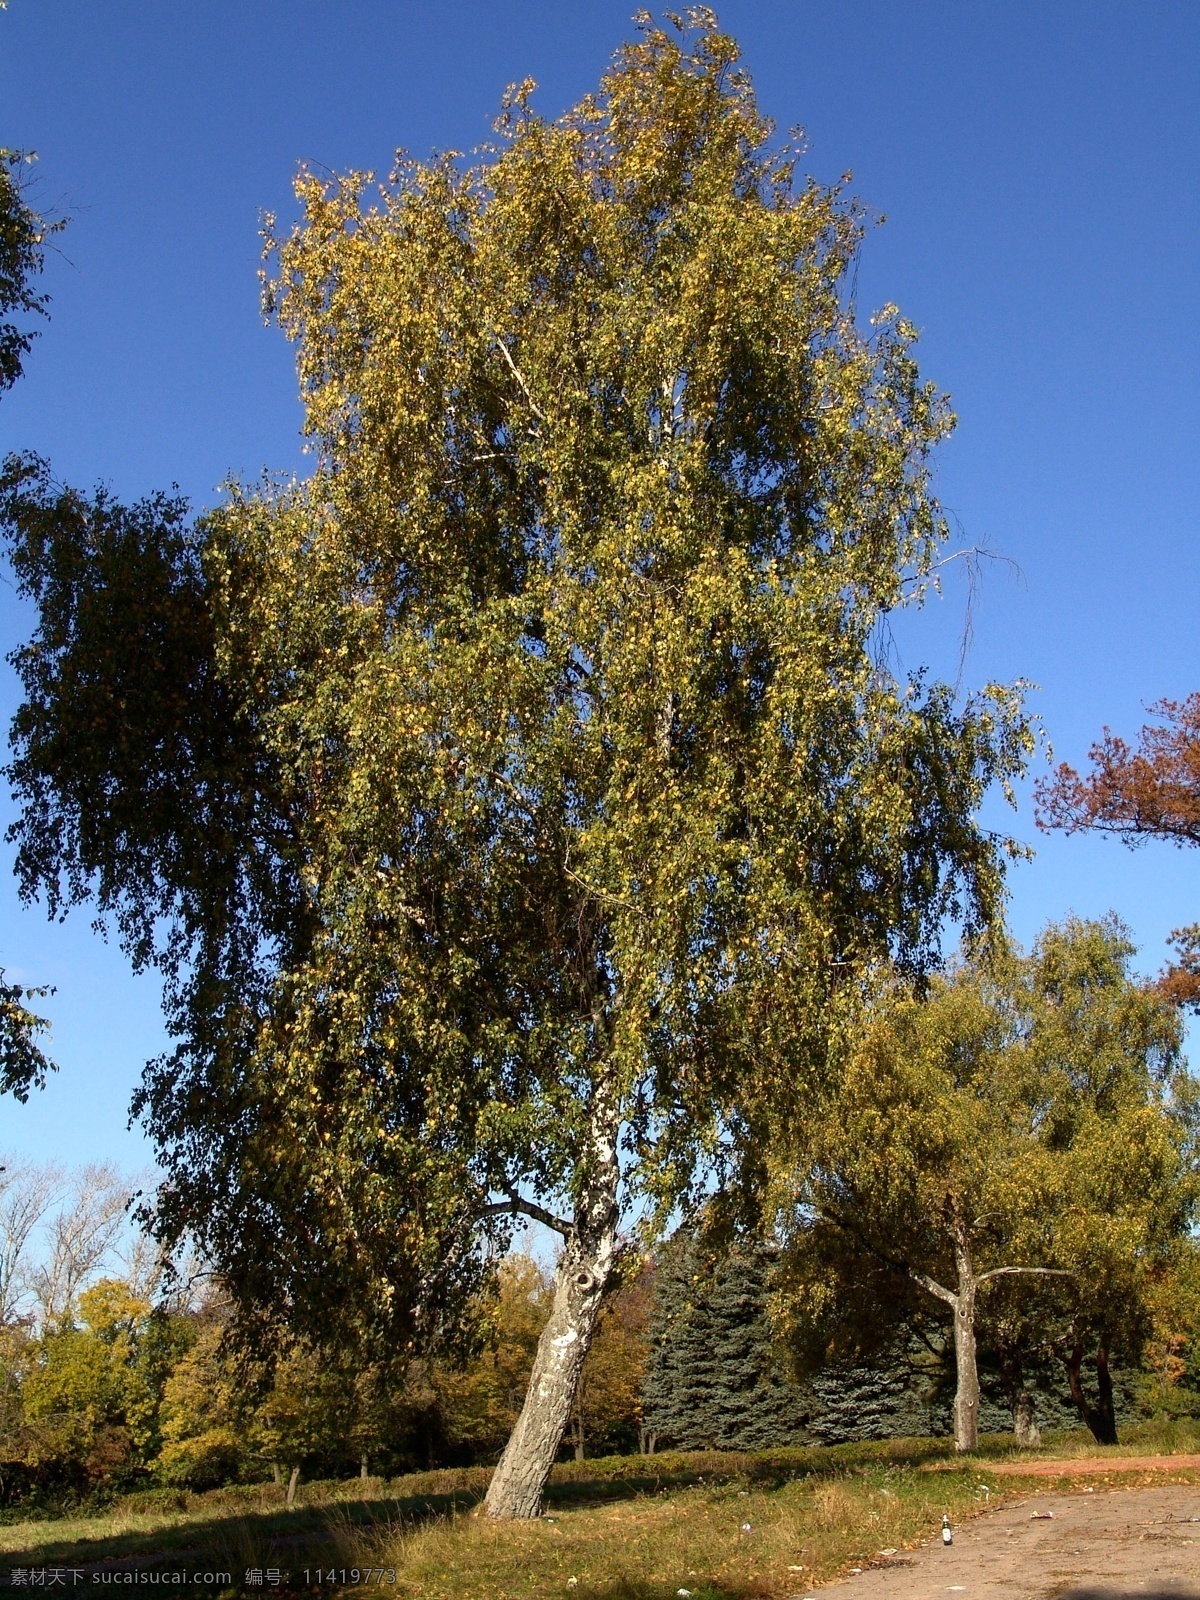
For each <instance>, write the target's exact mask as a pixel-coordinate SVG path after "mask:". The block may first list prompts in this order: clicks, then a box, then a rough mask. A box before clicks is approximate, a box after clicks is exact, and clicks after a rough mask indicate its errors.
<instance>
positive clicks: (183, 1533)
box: [0, 1427, 1200, 1600]
mask: <svg viewBox="0 0 1200 1600" xmlns="http://www.w3.org/2000/svg"><path fill="white" fill-rule="evenodd" d="M1051 1448H1052V1450H1053V1453H1054V1454H1055V1455H1056V1456H1067V1455H1071V1454H1076V1455H1095V1454H1097V1453H1098V1452H1097V1451H1096V1449H1095V1446H1094V1445H1093V1444H1092V1443H1091V1441H1090V1439H1088V1438H1087V1436H1086V1435H1078V1436H1076V1435H1071V1436H1063V1437H1060V1438H1057V1439H1054V1440H1052V1441H1051ZM1164 1448H1165V1449H1168V1450H1179V1451H1186V1450H1196V1449H1200V1430H1196V1429H1194V1428H1182V1429H1181V1428H1179V1427H1176V1428H1175V1430H1174V1432H1173V1433H1172V1434H1171V1435H1168V1436H1166V1437H1164V1436H1163V1435H1162V1433H1161V1432H1156V1431H1155V1430H1154V1429H1153V1428H1150V1427H1144V1428H1142V1429H1135V1430H1129V1432H1128V1433H1127V1435H1126V1437H1125V1438H1124V1439H1123V1440H1122V1443H1121V1446H1120V1447H1119V1449H1118V1450H1116V1451H1114V1452H1113V1454H1114V1455H1120V1456H1128V1455H1135V1454H1140V1453H1153V1452H1155V1451H1158V1450H1162V1449H1164ZM1046 1453H1049V1452H1048V1451H1047V1452H1043V1454H1046ZM1001 1456H1004V1457H1006V1458H1010V1459H1011V1458H1012V1457H1013V1452H1012V1449H1011V1444H1010V1442H1009V1441H1008V1440H1005V1439H995V1440H989V1441H987V1442H986V1443H985V1446H984V1448H983V1449H982V1450H981V1451H980V1453H979V1454H978V1455H976V1456H973V1457H970V1458H967V1459H956V1458H954V1457H953V1455H952V1454H951V1453H950V1452H949V1450H948V1447H947V1443H946V1441H944V1440H938V1441H934V1440H889V1441H883V1442H878V1443H872V1444H866V1445H840V1446H835V1447H833V1448H831V1449H805V1450H787V1451H785V1450H779V1451H764V1452H758V1453H755V1454H752V1455H736V1454H725V1453H716V1452H713V1453H711V1454H690V1455H685V1454H682V1453H680V1454H676V1453H672V1454H667V1455H662V1456H654V1457H650V1458H642V1457H615V1458H612V1459H610V1460H608V1461H588V1462H583V1463H580V1464H576V1463H568V1464H564V1465H562V1466H560V1467H558V1468H556V1470H555V1476H554V1482H553V1485H552V1488H551V1492H550V1496H549V1499H548V1503H547V1515H546V1517H544V1518H543V1519H541V1520H540V1521H538V1522H534V1523H524V1524H503V1523H490V1522H486V1521H484V1520H482V1519H480V1518H477V1517H473V1516H471V1515H470V1514H469V1513H470V1510H471V1507H472V1506H473V1505H474V1504H475V1503H476V1502H477V1500H478V1499H479V1497H480V1495H481V1493H482V1490H483V1488H484V1487H485V1485H486V1481H487V1471H486V1469H482V1468H475V1469H467V1470H462V1471H451V1472H434V1473H421V1474H415V1475H413V1476H411V1477H407V1478H398V1479H394V1480H393V1481H391V1482H390V1483H387V1484H384V1483H381V1482H378V1481H374V1482H368V1483H361V1482H359V1481H357V1480H351V1481H350V1482H348V1483H346V1484H342V1485H336V1486H334V1485H310V1486H308V1487H307V1488H306V1489H302V1491H301V1503H300V1504H299V1505H298V1506H297V1507H296V1508H295V1509H293V1510H292V1511H287V1510H286V1509H283V1508H282V1507H281V1506H280V1504H279V1498H280V1494H279V1491H278V1490H275V1489H273V1488H272V1487H271V1486H263V1487H261V1488H256V1489H253V1490H246V1489H239V1490H223V1491H216V1492H215V1493H213V1494H210V1495H203V1496H199V1495H197V1496H184V1497H180V1501H181V1503H180V1504H179V1505H178V1507H177V1508H176V1509H174V1510H166V1509H161V1510H149V1509H140V1508H141V1507H145V1506H146V1503H147V1497H138V1496H133V1497H131V1498H130V1499H129V1500H128V1501H126V1502H125V1503H124V1504H123V1505H121V1506H119V1507H117V1508H115V1509H114V1510H113V1511H112V1512H111V1513H110V1514H109V1515H107V1516H105V1517H93V1518H87V1519H78V1520H62V1521H57V1522H40V1523H23V1524H14V1525H11V1526H9V1527H4V1528H0V1566H2V1568H3V1571H2V1573H0V1582H2V1581H4V1580H5V1579H7V1577H8V1569H10V1568H12V1567H16V1566H26V1567H29V1566H49V1565H59V1566H63V1565H66V1566H76V1567H78V1566H82V1565H86V1564H89V1563H93V1562H98V1561H103V1560H104V1559H105V1558H108V1559H112V1558H118V1559H123V1560H126V1561H129V1560H135V1561H138V1564H139V1565H141V1564H142V1563H143V1562H146V1561H149V1560H151V1559H152V1558H157V1559H153V1564H154V1565H156V1566H164V1567H171V1566H174V1567H178V1566H180V1565H189V1566H192V1567H195V1566H197V1565H204V1566H208V1567H219V1568H224V1569H226V1570H230V1571H233V1572H235V1573H236V1574H238V1576H239V1577H240V1575H241V1573H242V1571H244V1569H245V1568H246V1567H248V1566H261V1567H265V1566H276V1567H280V1568H282V1569H283V1570H285V1571H291V1572H292V1573H300V1572H302V1571H303V1569H304V1568H305V1567H306V1566H307V1567H309V1568H312V1567H315V1566H317V1565H320V1566H322V1567H325V1568H328V1567H331V1566H332V1567H336V1568H338V1569H340V1568H343V1567H346V1568H350V1567H353V1566H358V1567H359V1568H360V1569H365V1568H373V1569H376V1570H378V1569H380V1568H383V1569H392V1570H393V1571H394V1574H395V1577H394V1584H393V1583H391V1582H389V1583H386V1584H384V1585H383V1587H384V1588H385V1589H387V1590H392V1591H393V1592H395V1591H398V1592H399V1593H400V1594H401V1595H403V1596H405V1597H406V1600H407V1597H412V1600H416V1597H417V1596H420V1600H549V1597H551V1596H553V1597H556V1600H566V1597H571V1596H574V1597H575V1600H672V1597H675V1596H677V1594H678V1591H679V1590H680V1589H681V1588H686V1589H690V1590H691V1591H692V1594H693V1596H694V1597H695V1600H716V1597H718V1596H720V1597H722V1600H751V1597H759V1596H780V1595H804V1594H808V1593H809V1592H811V1590H812V1589H813V1588H815V1587H816V1586H817V1585H818V1584H820V1583H822V1582H825V1581H828V1579H830V1578H831V1577H834V1576H836V1575H837V1574H838V1573H844V1572H846V1571H847V1570H848V1569H849V1568H850V1567H851V1566H854V1565H858V1566H866V1565H868V1564H869V1563H871V1562H873V1561H877V1560H878V1559H879V1558H880V1553H881V1552H882V1551H885V1550H890V1549H903V1548H905V1547H906V1546H912V1545H915V1544H917V1543H919V1542H920V1541H921V1540H923V1539H926V1538H929V1537H932V1536H934V1535H935V1534H936V1530H937V1527H938V1525H939V1524H940V1522H941V1518H942V1514H943V1512H946V1513H948V1514H949V1515H950V1518H951V1521H952V1522H953V1521H960V1520H962V1518H964V1517H965V1516H969V1515H972V1514H974V1513H976V1512H977V1511H979V1510H981V1509H983V1508H984V1506H985V1505H986V1504H987V1503H988V1502H989V1500H990V1503H991V1504H996V1503H998V1502H999V1501H1000V1500H1001V1499H1011V1498H1013V1497H1014V1496H1015V1495H1020V1494H1023V1493H1026V1492H1028V1489H1029V1488H1030V1487H1031V1486H1032V1485H1031V1483H1030V1482H1029V1481H1027V1480H1023V1479H1021V1478H1009V1477H1005V1478H1002V1479H1001V1478H996V1477H994V1476H989V1473H988V1463H989V1461H993V1460H995V1459H997V1458H999V1457H1001ZM930 1468H936V1469H937V1470H935V1471H930V1470H929V1469H930ZM1180 1475H1182V1474H1180V1473H1173V1474H1172V1476H1180ZM1188 1476H1190V1477H1195V1478H1197V1479H1200V1473H1193V1474H1188ZM1133 1481H1136V1477H1135V1479H1134V1480H1133ZM1038 1487H1039V1488H1040V1489H1041V1490H1043V1491H1044V1489H1045V1488H1046V1483H1045V1480H1042V1481H1041V1483H1040V1485H1038ZM745 1524H749V1528H748V1529H746V1528H745V1526H744V1525H745ZM139 1558H140V1559H139ZM571 1579H574V1580H575V1582H574V1583H572V1582H571V1581H570V1580H571ZM372 1587H374V1589H375V1592H376V1593H378V1592H380V1588H379V1586H377V1585H373V1586H372ZM239 1592H240V1590H239ZM258 1592H271V1591H266V1590H263V1591H258ZM273 1592H275V1593H279V1592H280V1591H279V1590H275V1591H273Z"/></svg>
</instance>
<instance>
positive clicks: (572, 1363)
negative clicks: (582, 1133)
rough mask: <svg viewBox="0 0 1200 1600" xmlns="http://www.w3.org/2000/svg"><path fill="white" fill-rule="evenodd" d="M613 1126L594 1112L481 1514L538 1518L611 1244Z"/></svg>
mask: <svg viewBox="0 0 1200 1600" xmlns="http://www.w3.org/2000/svg"><path fill="white" fill-rule="evenodd" d="M616 1136H617V1128H616V1125H615V1120H614V1119H612V1118H610V1117H604V1118H603V1120H602V1121H601V1117H600V1115H599V1114H598V1115H596V1116H594V1117H593V1123H592V1150H591V1152H590V1155H591V1162H590V1181H589V1184H588V1187H587V1189H586V1190H585V1192H584V1194H583V1195H582V1196H581V1198H580V1203H579V1209H578V1212H577V1213H576V1217H575V1226H574V1228H573V1229H572V1232H571V1234H570V1237H569V1238H568V1239H567V1242H566V1247H565V1248H564V1250H563V1254H562V1259H561V1261H560V1262H559V1264H558V1271H557V1272H556V1273H555V1277H554V1304H553V1306H552V1308H551V1311H550V1320H549V1322H547V1324H546V1326H545V1328H544V1329H543V1330H542V1336H541V1338H540V1339H539V1340H538V1347H537V1354H536V1355H535V1357H534V1361H533V1372H532V1374H531V1375H530V1379H529V1388H528V1390H527V1391H526V1395H525V1404H524V1405H523V1406H522V1408H521V1415H520V1416H519V1417H518V1418H517V1424H516V1426H515V1427H514V1429H513V1431H512V1434H511V1436H510V1438H509V1441H508V1444H507V1445H506V1446H505V1448H504V1454H503V1455H502V1456H501V1457H500V1462H499V1465H498V1466H497V1467H496V1470H495V1472H494V1473H493V1475H492V1481H491V1485H490V1487H489V1489H488V1492H487V1497H486V1499H485V1500H484V1502H483V1513H484V1515H485V1516H489V1517H536V1516H538V1515H539V1513H540V1512H541V1508H542V1495H543V1494H544V1493H545V1489H546V1483H547V1480H548V1479H549V1477H550V1469H551V1468H552V1467H553V1465H554V1461H555V1458H556V1457H557V1455H558V1450H559V1446H560V1445H561V1444H562V1441H563V1435H564V1433H565V1432H566V1428H567V1423H568V1421H569V1420H570V1416H571V1407H572V1404H573V1403H574V1400H575V1394H576V1391H577V1389H578V1387H579V1378H580V1374H581V1373H582V1371H583V1362H584V1357H585V1356H586V1355H587V1352H588V1347H589V1346H590V1344H591V1340H592V1332H593V1329H594V1328H595V1326H596V1317H597V1315H598V1313H599V1311H600V1300H601V1297H602V1295H603V1293H604V1287H605V1284H606V1283H607V1282H608V1278H609V1274H610V1273H611V1271H612V1266H613V1261H614V1259H615V1256H616V1250H617V1180H618V1169H617V1148H616Z"/></svg>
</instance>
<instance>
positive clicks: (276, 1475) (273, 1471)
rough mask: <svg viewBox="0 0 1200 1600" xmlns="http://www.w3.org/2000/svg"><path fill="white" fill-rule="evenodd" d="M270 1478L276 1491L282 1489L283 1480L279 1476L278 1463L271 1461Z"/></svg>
mask: <svg viewBox="0 0 1200 1600" xmlns="http://www.w3.org/2000/svg"><path fill="white" fill-rule="evenodd" d="M271 1476H272V1478H274V1480H275V1487H276V1488H277V1489H280V1488H282V1487H283V1479H282V1478H281V1477H280V1475H279V1463H278V1461H272V1463H271Z"/></svg>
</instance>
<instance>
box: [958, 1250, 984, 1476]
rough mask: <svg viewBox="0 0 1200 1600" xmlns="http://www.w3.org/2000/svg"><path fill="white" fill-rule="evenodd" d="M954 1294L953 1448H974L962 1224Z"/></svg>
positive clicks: (975, 1413)
mask: <svg viewBox="0 0 1200 1600" xmlns="http://www.w3.org/2000/svg"><path fill="white" fill-rule="evenodd" d="M954 1264H955V1268H956V1270H957V1273H958V1293H957V1294H956V1295H955V1296H954V1300H953V1305H952V1309H953V1311H954V1366H955V1378H956V1382H955V1389H954V1448H955V1449H956V1450H958V1451H967V1450H974V1449H975V1448H976V1446H977V1445H978V1444H979V1365H978V1362H977V1361H976V1356H975V1295H976V1288H977V1286H976V1283H975V1274H974V1271H973V1269H972V1266H971V1253H970V1249H969V1247H968V1244H967V1236H966V1229H965V1227H962V1228H959V1229H958V1231H957V1237H956V1239H955V1244H954Z"/></svg>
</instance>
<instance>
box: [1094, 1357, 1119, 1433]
mask: <svg viewBox="0 0 1200 1600" xmlns="http://www.w3.org/2000/svg"><path fill="white" fill-rule="evenodd" d="M1096 1414H1097V1419H1098V1420H1099V1423H1100V1433H1099V1434H1097V1438H1098V1439H1099V1440H1100V1443H1101V1444H1116V1443H1117V1442H1118V1441H1117V1408H1116V1404H1115V1401H1114V1398H1113V1381H1112V1372H1111V1371H1110V1369H1109V1365H1108V1335H1107V1334H1101V1336H1100V1342H1099V1344H1098V1345H1097V1346H1096Z"/></svg>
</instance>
